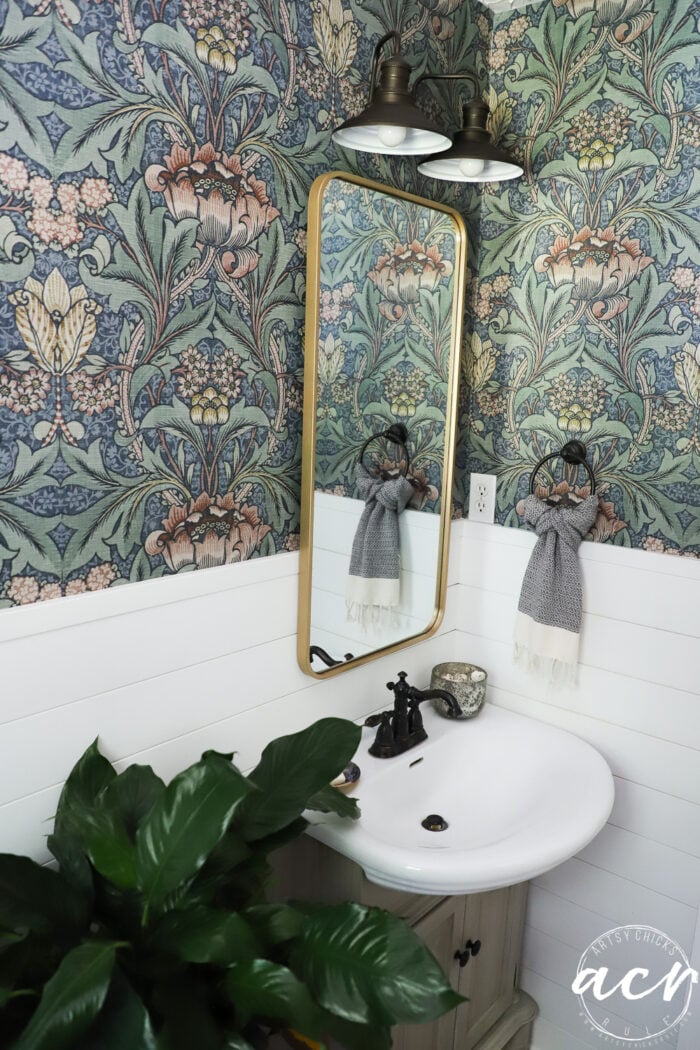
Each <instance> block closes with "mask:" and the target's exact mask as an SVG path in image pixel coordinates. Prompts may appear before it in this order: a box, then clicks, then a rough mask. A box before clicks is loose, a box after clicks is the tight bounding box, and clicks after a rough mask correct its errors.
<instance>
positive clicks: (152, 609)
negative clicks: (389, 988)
mask: <svg viewBox="0 0 700 1050" xmlns="http://www.w3.org/2000/svg"><path fill="white" fill-rule="evenodd" d="M532 542H533V541H532V538H531V537H530V536H529V535H528V534H527V533H525V532H521V531H517V530H513V529H502V528H498V527H496V526H483V525H477V524H470V523H468V522H456V523H455V525H454V528H453V539H452V556H451V559H450V586H449V588H448V606H447V614H446V617H445V621H444V623H443V626H442V628H441V630H440V632H439V634H438V635H436V636H435V638H433V639H430V640H429V641H427V642H424V643H422V644H420V645H418V646H414V647H413V648H411V649H407V650H405V651H404V652H403V653H399V654H395V655H394V656H390V657H388V658H387V659H385V660H382V661H379V662H377V663H371V664H369V665H368V666H366V667H363V668H360V669H357V670H355V671H353V672H352V673H350V674H347V675H340V676H339V677H337V678H333V679H331V680H329V681H328V682H317V681H315V680H312V679H310V678H308V677H306V676H305V675H303V674H302V673H301V671H300V670H299V669H298V668H297V665H296V659H295V631H296V589H297V579H296V577H297V569H298V558H297V556H296V555H294V554H286V555H278V556H276V557H274V558H265V559H260V560H257V561H253V562H248V563H246V564H243V565H238V566H231V567H228V568H224V569H212V570H208V571H207V572H203V573H193V574H189V575H186V576H183V577H175V578H165V579H161V580H154V581H149V582H147V583H143V584H134V585H130V586H126V587H121V588H117V589H114V590H111V591H107V592H102V593H98V594H94V595H86V596H77V597H75V598H67V599H61V600H59V601H57V602H54V603H46V604H44V605H40V606H34V607H29V608H26V609H17V610H7V611H3V612H2V613H1V614H0V661H1V663H0V666H2V668H3V691H2V698H1V699H0V757H1V758H2V761H1V762H0V850H2V851H10V852H19V853H29V854H31V855H33V856H35V857H37V858H38V859H42V860H43V859H46V858H47V856H48V855H47V852H46V849H45V845H44V837H45V835H46V834H47V833H48V831H49V830H50V818H51V816H52V814H53V811H54V808H55V804H56V799H57V797H58V793H59V790H60V785H61V783H62V781H63V779H64V778H65V776H66V774H67V773H68V771H69V770H70V768H71V765H72V764H73V762H74V761H75V759H76V758H77V756H78V755H79V754H80V753H81V752H82V750H83V749H84V748H85V747H86V746H87V744H88V743H89V742H90V741H91V740H92V739H93V738H94V737H95V736H98V735H99V737H100V742H101V746H102V748H103V750H104V751H105V753H106V754H107V755H108V756H109V757H110V758H111V759H113V760H114V761H116V762H117V763H118V764H119V765H120V766H123V765H126V764H127V763H129V762H131V761H139V762H149V763H151V764H153V765H154V767H155V768H156V769H157V770H158V772H159V773H161V774H162V775H164V776H166V777H169V776H171V775H172V774H174V773H175V772H176V771H177V770H178V769H180V768H182V767H183V766H184V765H186V764H187V763H188V762H191V761H193V760H195V759H196V758H197V757H198V756H199V754H200V753H201V752H202V751H203V750H204V749H205V748H208V747H217V748H219V749H221V750H228V749H233V750H236V751H238V760H239V763H240V764H241V766H242V767H243V768H246V769H247V768H250V767H251V766H252V765H253V764H254V763H255V761H256V759H257V755H258V754H259V752H260V750H261V748H262V747H263V746H264V744H265V743H266V741H267V740H269V739H270V738H271V737H273V736H278V735H280V734H282V733H285V732H290V731H294V730H296V729H299V728H301V727H302V726H304V725H307V724H309V723H310V722H312V721H313V720H315V719H316V718H319V717H322V716H324V715H328V714H337V715H342V716H344V717H351V718H360V717H362V716H363V715H365V714H367V713H369V712H370V711H373V710H376V709H377V708H378V707H380V706H382V705H384V704H385V703H386V690H385V688H384V682H386V681H387V679H388V678H390V677H392V676H393V675H395V673H396V671H397V670H398V669H399V668H400V667H405V669H406V670H407V671H408V673H409V676H410V677H411V678H412V679H414V680H416V681H417V682H419V683H420V682H421V681H422V682H423V683H424V684H425V683H427V679H428V675H429V670H430V668H431V667H432V665H433V664H434V663H436V662H438V661H439V660H444V659H450V658H456V659H460V658H465V659H471V660H474V661H476V662H478V663H482V664H483V665H484V666H485V667H487V668H488V670H489V675H490V686H491V692H490V699H491V700H492V701H493V702H494V703H497V704H500V705H502V706H506V707H510V708H512V709H513V710H515V711H518V712H522V713H524V714H528V715H530V716H532V717H535V718H539V719H542V720H543V721H546V722H550V723H552V724H555V725H560V726H562V727H563V728H565V729H569V730H571V731H573V732H575V733H577V734H578V735H579V736H582V737H584V738H585V739H587V740H589V741H590V742H591V743H592V744H594V746H596V747H597V748H598V749H599V750H600V751H601V752H602V754H603V755H605V757H606V758H607V760H608V762H609V763H610V766H611V768H612V769H613V772H614V774H615V778H616V790H617V798H616V803H615V808H614V810H613V813H612V816H611V819H610V822H609V824H608V826H607V827H606V828H605V830H604V831H603V832H602V834H601V835H600V836H599V837H598V838H597V839H596V840H595V842H593V843H592V844H591V845H590V846H589V847H588V848H587V849H586V850H584V851H583V852H582V854H581V855H580V856H579V857H577V858H575V859H573V860H571V861H569V862H568V863H567V864H564V865H563V866H562V867H560V868H558V869H557V870H556V871H554V872H551V873H550V874H548V875H546V876H543V877H542V878H541V879H538V880H536V882H535V884H534V885H533V887H532V890H531V899H530V909H529V915H528V929H527V935H526V942H525V955H524V960H523V962H524V967H523V974H522V982H523V986H524V987H525V988H526V990H527V991H529V992H530V993H531V994H532V995H533V996H534V997H535V999H536V1000H537V1001H538V1003H539V1005H540V1010H541V1017H540V1019H539V1020H538V1022H537V1027H536V1036H535V1045H536V1047H537V1050H589V1048H590V1047H600V1046H601V1041H600V1040H599V1039H598V1037H597V1036H595V1035H592V1034H589V1033H588V1032H587V1031H586V1029H585V1027H584V1025H583V1022H582V1021H581V1019H580V1018H579V1017H578V1014H577V1005H576V1000H575V999H574V997H573V995H572V994H571V992H570V991H569V989H568V983H569V982H570V980H571V977H572V976H573V974H571V973H570V972H569V971H570V969H571V964H572V960H576V959H578V956H579V955H580V953H581V951H582V950H583V948H584V947H586V946H587V944H588V943H589V942H590V941H591V940H592V939H593V938H594V937H595V936H596V935H598V934H600V933H602V932H604V930H606V929H607V928H609V927H610V926H613V925H616V924H623V923H627V922H641V923H646V924H649V925H655V926H658V927H659V928H661V929H663V930H664V931H665V932H666V933H668V934H670V935H671V936H673V937H675V938H676V939H677V940H679V941H680V942H681V943H682V944H683V946H684V947H685V948H686V949H687V950H689V951H690V950H691V949H692V946H693V943H694V942H695V953H696V954H695V965H696V966H698V965H700V939H699V937H698V933H696V924H697V922H698V905H699V904H700V756H699V755H698V751H699V750H700V695H699V693H700V641H699V637H698V636H699V635H700V616H698V610H699V609H700V562H698V561H692V560H689V559H681V558H671V557H669V556H668V555H657V554H652V553H648V552H640V551H628V550H624V549H621V548H611V547H604V546H594V545H592V544H586V545H585V546H584V547H583V548H582V563H583V567H584V579H585V608H586V610H587V611H586V617H585V623H584V633H583V644H582V654H581V668H580V673H579V683H578V687H577V688H576V689H561V688H557V689H553V688H549V687H548V686H547V685H543V684H542V683H541V682H540V681H538V680H537V679H531V678H529V677H528V676H526V675H523V674H522V672H521V671H520V670H518V669H516V668H514V667H513V665H512V662H511V641H510V638H511V633H512V622H513V617H514V613H515V607H516V601H517V593H518V590H519V586H520V581H521V579H522V575H523V571H524V568H525V564H526V561H527V557H528V554H529V550H530V549H531V546H532ZM696 996H697V998H698V1002H697V1004H696V1006H695V1016H694V1017H692V1018H691V1019H690V1021H689V1023H688V1025H687V1026H686V1028H685V1029H684V1030H683V1032H682V1033H681V1036H680V1039H679V1042H678V1050H698V1048H699V1047H700V1026H699V1025H698V1017H699V1016H700V992H697V993H696ZM668 1045H669V1046H670V1045H671V1044H668Z"/></svg>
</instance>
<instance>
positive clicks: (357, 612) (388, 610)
mask: <svg viewBox="0 0 700 1050" xmlns="http://www.w3.org/2000/svg"><path fill="white" fill-rule="evenodd" d="M345 608H346V611H347V619H348V623H357V624H359V625H360V626H361V627H363V628H364V630H366V631H368V630H369V629H370V628H371V627H398V626H400V620H399V616H398V614H397V611H396V607H395V606H391V605H364V604H363V603H362V602H346V603H345Z"/></svg>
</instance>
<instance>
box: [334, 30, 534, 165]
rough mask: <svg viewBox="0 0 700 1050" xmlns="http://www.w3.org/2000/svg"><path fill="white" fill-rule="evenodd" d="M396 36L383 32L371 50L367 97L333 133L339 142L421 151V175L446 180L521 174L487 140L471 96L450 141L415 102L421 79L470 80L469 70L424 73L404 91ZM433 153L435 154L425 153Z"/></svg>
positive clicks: (482, 112) (483, 109)
mask: <svg viewBox="0 0 700 1050" xmlns="http://www.w3.org/2000/svg"><path fill="white" fill-rule="evenodd" d="M392 39H393V40H394V41H395V44H394V53H393V54H392V55H391V56H390V57H389V58H385V59H383V60H382V59H381V51H382V48H383V47H384V45H385V44H386V43H388V41H389V40H392ZM400 41H401V37H400V36H399V34H398V33H397V32H395V31H392V32H391V33H387V34H386V36H383V37H382V39H381V40H380V41H379V42H378V44H377V46H376V47H375V49H374V57H373V59H372V70H371V73H370V87H369V102H368V104H367V106H366V107H365V109H364V110H363V111H362V113H360V114H359V116H357V117H351V118H350V120H346V121H345V123H344V124H341V125H340V127H339V128H337V129H336V130H335V131H334V132H333V139H334V140H335V142H337V143H338V145H339V146H345V147H346V148H347V149H353V150H359V151H361V152H364V153H391V154H394V155H398V156H415V155H420V156H424V157H425V158H426V159H425V160H423V161H422V162H421V163H420V164H419V165H418V170H419V171H420V172H421V174H423V175H429V176H431V177H432V178H434V179H445V180H447V181H449V182H503V181H505V180H506V179H515V178H517V177H518V176H519V175H522V173H523V169H522V167H521V166H520V165H519V164H518V162H517V161H516V160H515V159H514V158H513V157H511V156H510V155H509V154H508V153H506V152H505V151H504V150H501V149H498V148H497V147H496V146H494V145H493V143H492V141H491V135H490V134H489V132H488V131H487V129H486V122H487V120H488V116H489V110H488V106H487V105H486V104H485V103H484V102H482V101H481V99H480V98H479V97H478V95H477V96H475V97H474V98H473V99H472V100H471V101H470V102H468V103H467V104H466V105H465V106H464V109H463V127H462V130H461V131H459V132H458V133H457V135H456V136H455V139H454V142H452V140H451V139H450V138H449V137H448V136H447V135H446V134H445V132H444V131H443V130H442V128H440V127H438V125H437V124H435V123H434V121H432V120H431V119H430V118H429V117H428V116H427V115H426V114H425V113H424V112H423V111H422V110H421V109H419V107H418V106H417V104H416V101H415V97H414V95H415V91H416V88H417V87H418V85H419V84H421V83H422V82H423V81H424V80H469V81H471V83H472V84H473V85H474V87H475V89H476V90H477V91H478V89H479V85H478V82H477V80H476V77H474V76H473V75H472V74H471V73H424V74H423V75H422V76H420V77H418V79H417V80H416V82H415V84H414V85H413V90H412V91H411V90H409V86H408V82H409V79H410V76H411V66H410V65H409V63H408V62H407V61H406V59H405V58H403V57H402V55H401V54H400V52H399V44H400ZM430 154H435V156H430Z"/></svg>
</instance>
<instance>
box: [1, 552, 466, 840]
mask: <svg viewBox="0 0 700 1050" xmlns="http://www.w3.org/2000/svg"><path fill="white" fill-rule="evenodd" d="M459 546H460V544H459V539H458V538H457V539H456V540H455V542H454V543H453V544H452V558H451V570H450V571H451V578H452V581H453V582H452V583H451V585H450V586H449V587H448V602H449V605H448V611H447V614H446V617H445V620H444V622H443V624H442V627H441V629H440V632H439V633H438V634H437V635H436V636H435V637H434V638H432V639H430V640H429V641H427V642H425V643H423V644H422V645H419V646H415V647H413V648H412V649H410V650H407V651H406V653H405V654H404V653H402V654H399V655H397V656H393V657H389V658H387V659H386V660H383V661H381V662H379V663H373V664H370V665H369V666H366V667H363V668H358V669H357V670H355V671H353V672H352V674H348V675H344V676H342V675H341V676H340V677H338V678H333V679H330V680H329V681H328V682H319V681H316V680H314V679H311V678H309V677H307V676H306V675H304V674H302V672H301V671H300V670H299V668H298V666H297V662H296V649H295V646H296V601H297V578H298V561H299V559H298V555H296V554H280V555H277V556H276V557H274V558H262V559H259V560H255V561H251V562H247V563H245V564H242V565H236V566H229V567H226V568H221V569H209V570H207V571H206V572H202V573H190V574H187V575H185V576H181V577H172V578H163V579H160V580H154V581H148V582H146V583H139V584H131V585H129V586H125V587H120V588H115V589H113V590H111V591H104V592H101V593H98V594H93V595H80V596H76V597H73V598H62V599H60V600H58V601H56V602H54V603H45V604H42V605H36V606H28V607H26V608H19V609H11V610H6V611H3V612H2V614H0V667H2V677H3V690H2V697H1V699H0V758H1V761H0V850H2V851H3V852H17V853H28V854H30V855H32V856H34V857H36V858H37V859H41V860H43V859H46V858H48V854H47V851H46V848H45V845H44V837H45V835H46V834H48V831H49V830H50V823H47V822H48V821H50V818H51V816H52V814H53V813H54V809H55V805H56V800H57V798H58V795H59V792H60V787H61V784H62V782H63V781H64V779H65V777H66V775H67V774H68V772H69V771H70V769H71V767H72V765H73V763H74V762H75V761H76V759H77V758H78V756H79V755H80V754H81V753H82V751H83V750H84V749H85V747H87V745H88V744H89V743H90V742H91V740H93V739H94V738H95V737H96V736H99V738H100V745H101V747H102V749H103V751H104V753H105V754H106V755H107V756H108V757H109V758H110V759H111V760H112V761H114V762H116V763H117V764H118V765H120V766H124V765H127V764H128V763H129V762H147V763H150V764H152V765H153V766H154V768H155V769H156V771H157V772H158V773H160V774H161V775H162V776H165V777H170V776H172V775H173V774H174V773H176V772H177V771H178V770H179V769H181V768H183V767H184V766H186V765H187V764H188V763H190V762H192V761H195V760H196V759H197V758H198V757H199V755H200V754H201V752H202V751H203V750H205V749H206V748H210V747H216V748H218V749H219V750H223V751H228V750H235V751H236V752H237V755H238V759H237V761H238V763H239V765H240V766H241V768H243V769H249V768H251V766H253V765H254V764H255V762H256V761H257V758H258V755H259V753H260V751H261V750H262V748H263V747H264V745H265V743H266V742H267V741H268V740H270V739H272V737H275V736H280V735H282V734H283V733H289V732H294V731H295V730H297V729H301V728H302V727H304V726H306V725H308V724H310V723H311V722H313V721H315V720H316V719H317V718H321V717H324V716H326V715H338V716H342V717H348V718H360V717H362V716H363V715H366V714H368V713H369V712H370V711H374V710H376V709H377V708H378V707H380V706H385V705H386V702H387V693H386V689H385V686H384V683H385V682H386V681H387V679H388V678H391V677H392V676H395V674H396V672H397V671H398V670H399V669H400V668H401V667H405V669H406V670H407V671H408V672H409V675H410V676H411V677H413V678H414V679H419V678H425V677H426V676H427V675H429V672H430V668H431V667H432V665H433V664H434V663H436V662H437V661H439V660H444V659H448V658H449V656H450V651H451V645H452V643H453V639H454V619H453V617H452V610H453V609H454V608H455V607H456V596H457V584H456V582H455V581H456V577H455V572H454V566H455V565H457V564H459V563H460V561H461V556H460V550H459Z"/></svg>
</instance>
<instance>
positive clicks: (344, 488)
mask: <svg viewBox="0 0 700 1050" xmlns="http://www.w3.org/2000/svg"><path fill="white" fill-rule="evenodd" d="M321 213H322V219H321V225H322V231H321V271H320V311H319V313H320V323H319V348H318V362H319V363H318V377H319V385H320V389H319V392H318V393H319V397H318V411H317V417H318V421H317V454H316V479H315V480H316V486H317V488H321V489H325V490H326V491H329V492H333V493H334V494H336V495H347V496H352V495H356V486H355V463H356V461H357V456H358V452H359V450H360V448H361V446H362V445H363V444H364V442H365V441H366V440H367V438H368V437H370V435H372V434H374V433H377V432H378V431H382V430H385V429H386V428H387V427H388V426H390V425H392V424H394V423H398V422H401V423H404V424H405V425H406V427H407V430H408V433H409V439H408V449H409V454H410V457H411V464H410V466H411V471H410V475H409V476H410V477H412V478H413V479H414V482H415V484H416V497H415V499H414V500H412V502H411V504H410V505H411V506H412V507H417V508H420V509H425V510H427V511H439V508H440V495H441V494H440V486H441V480H442V469H443V462H444V460H443V455H444V451H443V450H444V441H445V415H446V411H447V392H448V377H449V365H450V351H451V346H452V334H451V318H452V309H453V303H454V294H455V283H454V274H455V256H456V240H455V228H454V223H453V221H452V219H451V217H450V216H449V215H446V214H445V213H444V212H441V211H438V210H437V209H429V208H424V207H422V206H416V205H415V204H413V203H412V202H411V201H403V200H401V199H400V198H398V197H391V196H389V195H387V194H384V193H380V192H376V191H374V190H369V189H367V188H365V187H361V186H357V185H354V184H352V183H349V182H347V181H345V180H343V179H332V180H331V181H330V182H329V183H328V184H327V186H326V187H325V189H324V194H323V203H322V208H321ZM385 452H386V453H387V454H388V459H387V462H386V463H385V462H384V461H383V460H382V458H381V457H382V448H381V443H377V444H376V445H373V446H372V448H371V450H368V451H367V459H366V463H367V464H369V463H370V462H372V463H374V464H375V465H378V466H380V467H387V468H388V469H394V470H395V469H396V467H397V454H398V450H397V448H396V446H389V447H388V448H387V449H385ZM378 456H379V459H378ZM399 461H401V460H400V454H399Z"/></svg>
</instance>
